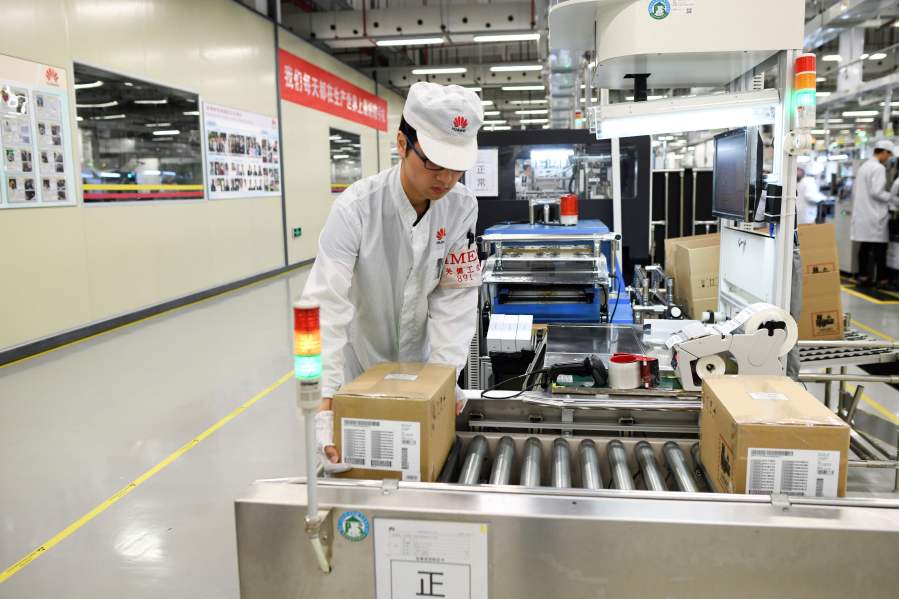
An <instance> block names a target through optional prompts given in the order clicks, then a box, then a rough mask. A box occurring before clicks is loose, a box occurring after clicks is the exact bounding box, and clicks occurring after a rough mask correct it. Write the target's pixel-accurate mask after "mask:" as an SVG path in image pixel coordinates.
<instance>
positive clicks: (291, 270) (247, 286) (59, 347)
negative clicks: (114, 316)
mask: <svg viewBox="0 0 899 599" xmlns="http://www.w3.org/2000/svg"><path fill="white" fill-rule="evenodd" d="M305 266H311V265H310V264H298V265H296V266H292V267H291V268H289V269H287V270H285V271H284V272H280V273H278V274H276V275H271V276H269V277H265V278H264V279H259V280H258V281H253V282H252V283H247V284H246V285H241V286H240V287H235V288H234V289H229V290H228V291H223V292H222V293H217V294H215V295H210V296H209V297H204V298H202V299H198V300H194V301H192V302H189V303H187V304H182V305H180V306H177V307H175V308H169V309H168V310H163V311H162V312H159V313H158V314H152V315H150V316H146V317H144V318H141V319H139V320H135V321H132V322H128V323H125V324H121V325H119V326H117V327H113V328H111V329H109V330H107V331H102V332H100V333H95V334H93V335H90V336H88V337H82V338H81V339H76V340H75V341H69V342H68V343H64V344H62V345H58V346H56V347H52V348H50V349H47V350H44V351H42V352H38V353H36V354H31V355H30V356H25V357H24V358H19V359H18V360H13V361H12V362H7V363H5V364H0V369H3V368H6V367H7V366H12V365H13V364H21V363H22V362H24V361H26V360H31V359H34V358H39V357H40V356H43V355H46V354H49V353H50V352H54V351H56V350H58V349H63V348H65V347H69V346H72V345H77V344H79V343H84V342H85V341H90V340H91V339H94V338H96V337H101V336H103V335H107V334H109V333H112V332H114V331H118V330H121V329H124V328H126V327H130V326H134V325H136V324H140V323H142V322H146V321H148V320H152V319H154V318H158V317H160V316H164V315H166V314H169V313H171V312H174V311H176V310H181V309H184V308H189V307H191V306H195V305H197V304H201V303H203V302H208V301H209V300H214V299H218V298H220V297H224V296H226V295H228V294H230V293H234V292H236V291H241V290H244V289H249V288H250V287H255V286H256V285H262V284H263V283H267V282H269V281H271V280H272V279H276V278H278V277H280V276H283V275H287V274H290V273H292V272H293V271H295V270H297V269H300V268H303V267H305Z"/></svg>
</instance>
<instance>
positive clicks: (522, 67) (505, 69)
mask: <svg viewBox="0 0 899 599" xmlns="http://www.w3.org/2000/svg"><path fill="white" fill-rule="evenodd" d="M490 70H491V71H492V72H494V73H513V72H515V71H542V70H543V65H542V64H505V65H497V66H493V67H490Z"/></svg>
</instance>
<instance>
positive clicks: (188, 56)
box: [0, 0, 402, 350]
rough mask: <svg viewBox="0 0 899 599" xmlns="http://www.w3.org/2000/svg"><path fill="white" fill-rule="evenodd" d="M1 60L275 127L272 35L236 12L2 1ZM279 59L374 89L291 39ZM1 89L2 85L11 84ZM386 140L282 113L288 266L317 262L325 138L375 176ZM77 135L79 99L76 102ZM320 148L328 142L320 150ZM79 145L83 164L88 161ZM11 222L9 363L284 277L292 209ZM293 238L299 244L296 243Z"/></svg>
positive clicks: (168, 1) (49, 213)
mask: <svg viewBox="0 0 899 599" xmlns="http://www.w3.org/2000/svg"><path fill="white" fill-rule="evenodd" d="M0 22H2V24H3V35H2V36H0V53H2V54H6V55H10V56H15V57H18V58H23V59H26V60H32V61H35V62H39V63H44V64H48V65H53V66H56V67H59V68H62V69H65V70H66V72H67V73H68V75H69V80H70V81H72V79H73V78H72V68H73V67H72V64H73V62H81V63H85V64H89V65H92V66H95V67H98V68H101V69H106V70H110V71H114V72H118V73H121V74H125V75H129V76H132V77H136V78H141V79H146V80H150V81H154V82H158V83H161V84H164V85H168V86H172V87H176V88H180V89H184V90H189V91H193V92H195V93H197V94H199V95H200V98H201V100H203V101H207V102H211V103H215V104H221V105H225V106H231V107H234V108H238V109H242V110H247V111H252V112H256V113H260V114H265V115H271V116H276V115H277V108H278V99H277V90H276V78H277V73H276V49H275V37H274V27H273V25H272V23H271V22H270V21H267V20H266V19H264V18H262V17H260V16H259V15H257V14H254V13H253V12H251V11H249V10H247V9H245V8H244V7H242V6H240V5H239V4H237V3H235V2H232V1H231V0H27V1H24V2H23V1H22V0H0ZM280 37H281V40H282V46H283V47H284V48H285V49H287V50H289V51H290V52H293V53H294V54H297V55H299V56H301V57H303V58H305V59H306V60H309V61H311V62H314V63H316V64H318V65H320V66H321V67H323V68H325V69H327V70H329V71H331V72H332V73H334V74H335V75H338V76H340V77H343V78H345V79H348V80H349V81H351V82H352V83H354V84H355V85H358V86H359V87H362V88H364V89H367V90H370V91H374V82H372V81H371V80H368V79H366V78H365V77H363V76H362V75H360V74H358V73H357V72H356V71H354V70H352V69H350V68H349V67H347V66H345V65H343V64H342V63H339V62H338V61H336V60H335V59H333V58H331V57H330V56H328V55H327V54H324V53H322V52H320V51H318V50H316V49H314V48H313V47H311V46H310V45H309V44H306V43H304V42H302V41H301V40H299V39H298V38H296V37H294V36H293V35H292V34H290V33H289V32H286V31H285V30H281V34H280ZM0 76H2V74H0ZM381 95H382V97H385V98H387V99H388V102H389V107H390V128H389V134H387V135H385V134H383V133H382V134H381V135H380V136H376V135H375V134H374V130H372V129H369V128H366V127H362V126H360V125H356V124H354V123H350V122H348V121H344V120H343V119H339V118H336V117H333V116H330V115H326V114H323V113H318V112H315V111H312V110H310V109H306V108H302V107H299V106H296V105H293V104H290V103H287V102H284V103H282V109H283V113H282V132H283V140H282V147H283V157H284V163H283V167H282V168H283V177H284V184H285V195H286V203H287V215H288V219H287V226H288V230H289V229H291V228H293V227H295V226H301V227H303V236H302V237H301V238H300V239H298V240H292V239H289V241H288V243H289V262H290V263H295V262H298V261H300V260H303V259H307V258H312V257H314V254H315V241H316V239H317V237H318V232H319V230H320V227H321V224H322V223H323V222H324V219H325V217H326V215H327V212H328V210H329V209H330V206H331V203H332V198H331V194H330V191H329V185H328V184H329V183H330V180H329V179H328V173H329V170H330V169H329V167H328V164H327V160H328V145H327V130H328V128H329V127H330V126H334V127H338V128H342V129H345V130H348V131H352V132H356V133H359V134H360V135H361V136H362V138H363V141H362V146H363V147H362V150H363V168H364V173H365V174H366V175H367V174H372V173H374V172H376V171H377V170H378V167H379V165H378V164H377V151H376V149H375V144H376V143H379V144H380V146H381V164H382V165H384V166H386V165H389V147H390V137H389V136H390V135H393V136H395V131H396V126H397V124H398V122H399V109H400V108H401V106H402V100H401V99H400V98H399V96H397V95H395V94H393V93H390V92H383V91H382V92H381ZM69 104H70V106H71V114H70V121H71V122H72V123H75V108H74V106H75V98H74V91H73V89H71V87H70V89H69ZM322 136H323V137H322ZM75 138H76V136H75V135H70V139H72V140H73V142H72V152H73V156H74V157H75V160H76V162H79V161H80V158H81V154H80V148H78V147H77V145H76V144H75V141H74V140H75ZM81 200H82V194H81V189H80V184H79V189H78V205H77V206H74V207H54V208H40V209H31V210H3V211H0V255H2V256H4V259H2V260H0V281H2V283H0V289H2V291H3V292H2V293H0V315H2V316H0V350H3V349H9V348H11V347H15V346H18V345H22V344H24V343H28V342H31V341H35V340H39V339H41V338H44V337H48V336H52V335H54V334H58V333H60V332H64V331H67V330H71V329H75V328H78V327H81V326H84V325H87V324H91V323H94V322H100V321H103V320H106V319H109V318H112V317H114V316H117V315H121V314H127V313H129V312H133V311H135V310H139V309H141V308H145V307H148V306H153V305H156V304H159V303H162V302H165V301H168V300H171V299H176V298H179V297H184V296H187V295H190V294H192V293H196V292H198V291H202V290H206V289H209V288H212V287H215V286H218V285H222V284H227V283H229V282H233V281H237V280H240V279H243V278H246V277H249V276H252V275H255V274H258V273H262V272H266V271H269V270H272V269H275V268H278V267H281V266H284V265H285V260H284V248H283V243H284V241H283V235H284V231H283V225H282V214H281V199H280V198H278V197H268V198H250V199H240V200H217V201H209V200H203V201H188V202H183V203H180V202H179V203H167V204H156V205H134V204H129V205H88V206H85V205H83V204H82V203H81ZM288 237H289V236H288Z"/></svg>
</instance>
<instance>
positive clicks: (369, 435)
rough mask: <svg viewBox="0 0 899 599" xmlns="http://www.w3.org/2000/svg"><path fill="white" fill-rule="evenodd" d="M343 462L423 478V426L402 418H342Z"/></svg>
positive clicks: (404, 478) (412, 478)
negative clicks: (399, 419) (404, 420)
mask: <svg viewBox="0 0 899 599" xmlns="http://www.w3.org/2000/svg"><path fill="white" fill-rule="evenodd" d="M340 427H341V439H343V456H342V458H343V461H344V462H345V463H346V464H349V465H351V466H353V467H356V468H367V469H369V470H392V471H399V472H401V473H402V477H403V480H411V481H419V480H421V464H420V452H421V425H420V423H418V422H401V421H398V420H371V419H365V418H341V419H340Z"/></svg>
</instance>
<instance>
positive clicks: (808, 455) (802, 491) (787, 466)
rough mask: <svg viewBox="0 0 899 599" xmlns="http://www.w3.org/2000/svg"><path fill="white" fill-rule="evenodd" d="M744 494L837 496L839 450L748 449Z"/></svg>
mask: <svg viewBox="0 0 899 599" xmlns="http://www.w3.org/2000/svg"><path fill="white" fill-rule="evenodd" d="M748 456H749V465H748V467H747V469H746V492H747V493H748V494H750V495H771V494H782V495H797V496H800V497H836V496H837V487H838V485H839V474H840V452H839V451H815V450H802V449H777V448H770V447H765V448H759V447H750V448H749V452H748Z"/></svg>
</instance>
